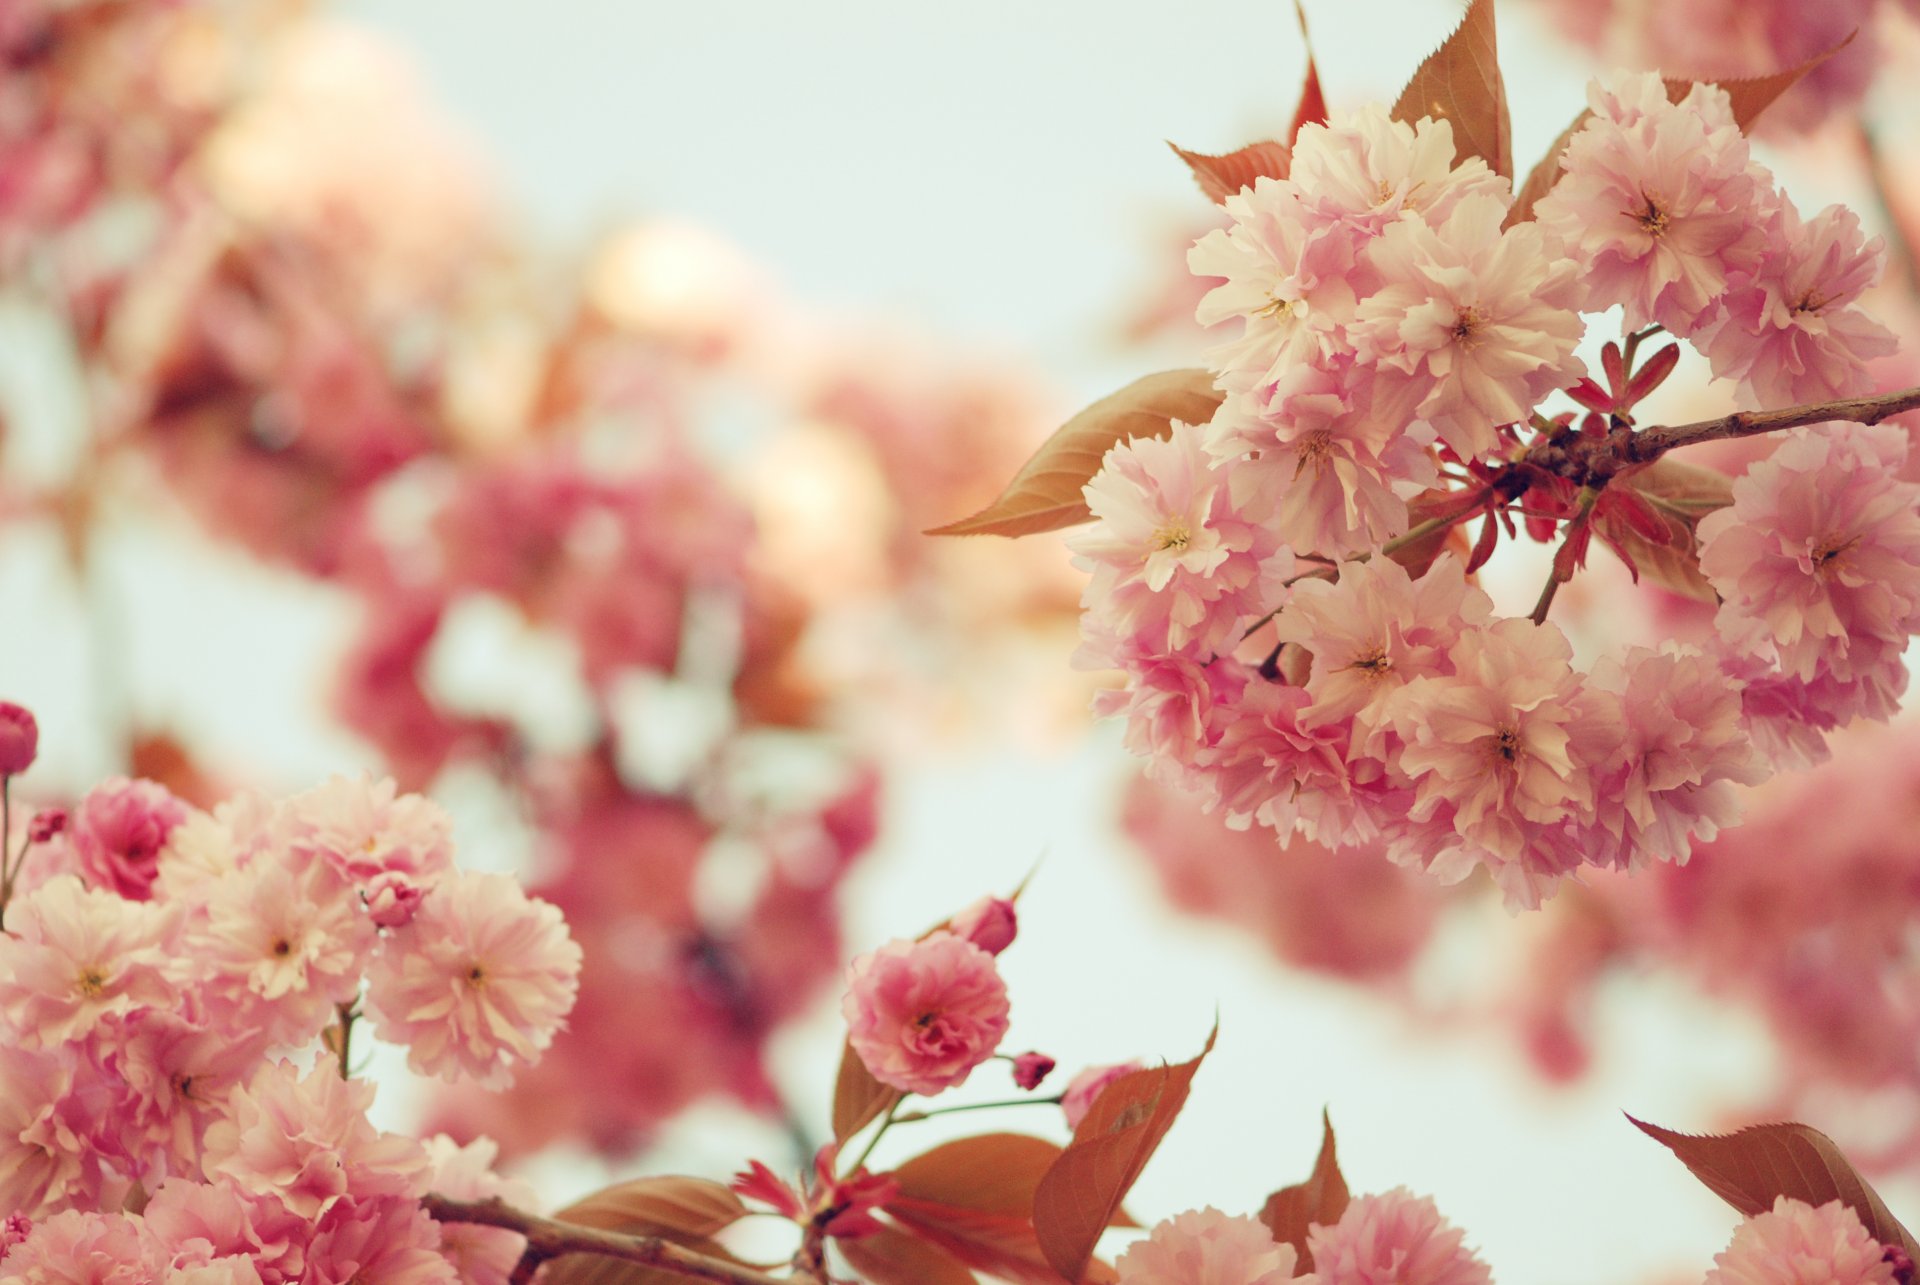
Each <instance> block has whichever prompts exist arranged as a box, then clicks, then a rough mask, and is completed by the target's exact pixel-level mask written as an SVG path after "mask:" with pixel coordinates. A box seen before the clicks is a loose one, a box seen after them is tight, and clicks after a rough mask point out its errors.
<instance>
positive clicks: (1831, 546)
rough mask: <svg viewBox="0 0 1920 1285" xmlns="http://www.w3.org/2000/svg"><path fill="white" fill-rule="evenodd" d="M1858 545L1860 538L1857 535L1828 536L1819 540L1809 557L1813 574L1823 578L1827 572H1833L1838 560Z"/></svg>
mask: <svg viewBox="0 0 1920 1285" xmlns="http://www.w3.org/2000/svg"><path fill="white" fill-rule="evenodd" d="M1858 543H1860V537H1859V536H1857V535H1856V536H1844V535H1829V536H1827V537H1826V538H1825V539H1823V540H1821V541H1820V543H1819V544H1818V545H1816V546H1814V550H1813V553H1812V554H1811V555H1810V556H1811V559H1812V562H1813V570H1814V574H1815V575H1819V576H1825V575H1826V574H1827V573H1828V572H1829V571H1832V570H1834V569H1835V566H1834V564H1835V563H1837V562H1838V561H1839V560H1840V558H1841V556H1842V555H1843V554H1845V553H1846V551H1847V550H1848V549H1851V548H1852V547H1853V546H1854V545H1856V544H1858Z"/></svg>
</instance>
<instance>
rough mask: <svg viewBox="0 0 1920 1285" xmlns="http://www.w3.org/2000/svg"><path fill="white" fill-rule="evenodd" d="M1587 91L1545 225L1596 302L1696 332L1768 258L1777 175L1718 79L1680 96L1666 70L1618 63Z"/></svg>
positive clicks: (1543, 211)
mask: <svg viewBox="0 0 1920 1285" xmlns="http://www.w3.org/2000/svg"><path fill="white" fill-rule="evenodd" d="M1587 103H1588V105H1589V106H1590V107H1591V108H1592V111H1593V115H1592V116H1591V117H1589V118H1588V120H1587V123H1586V124H1585V125H1584V126H1583V127H1582V128H1581V129H1580V131H1579V132H1578V133H1577V134H1575V135H1574V136H1573V139H1572V140H1571V141H1570V142H1569V143H1568V144H1567V149H1566V151H1565V153H1563V155H1562V165H1563V166H1564V172H1563V173H1562V174H1561V176H1560V179H1559V181H1558V182H1557V183H1555V184H1554V187H1553V190H1552V191H1550V192H1549V193H1547V195H1546V196H1544V197H1542V198H1541V200H1540V203H1539V204H1538V205H1537V206H1536V207H1535V215H1536V217H1537V219H1538V221H1539V224H1540V227H1541V228H1542V229H1543V230H1544V231H1545V232H1546V233H1547V235H1548V236H1549V237H1551V238H1553V239H1555V240H1557V241H1559V242H1560V243H1561V244H1562V245H1563V246H1564V247H1565V249H1566V252H1567V253H1568V254H1569V255H1571V256H1572V258H1573V260H1574V262H1575V263H1576V264H1577V265H1578V268H1579V281H1580V283H1581V284H1582V285H1583V286H1584V287H1585V289H1586V292H1587V302H1586V308H1585V310H1586V311H1589V312H1598V311H1600V310H1602V309H1605V308H1608V307H1611V306H1613V305H1614V304H1621V305H1624V307H1625V309H1626V314H1627V325H1628V326H1629V327H1632V328H1635V329H1638V328H1640V327H1643V326H1647V325H1650V324H1653V323H1656V322H1657V323H1658V324H1660V325H1663V326H1665V327H1666V328H1667V329H1669V330H1671V331H1673V332H1674V333H1676V334H1681V335H1685V334H1691V333H1692V332H1693V329H1694V327H1695V325H1696V323H1698V322H1699V321H1701V320H1703V319H1704V318H1705V316H1706V314H1708V313H1709V312H1710V311H1711V310H1712V308H1713V306H1714V304H1715V302H1716V301H1717V300H1718V299H1719V298H1720V296H1721V295H1722V294H1723V293H1725V291H1726V289H1727V285H1728V282H1729V281H1730V280H1731V279H1732V278H1733V277H1734V276H1736V275H1737V274H1739V273H1742V272H1746V271H1748V270H1750V269H1752V268H1753V267H1754V265H1755V264H1756V263H1757V262H1758V260H1759V258H1760V255H1761V252H1762V248H1763V243H1764V240H1765V231H1764V223H1765V214H1766V208H1765V207H1766V203H1767V202H1768V200H1769V199H1770V195H1771V194H1770V189H1769V184H1768V181H1767V177H1766V175H1765V173H1764V172H1763V171H1760V170H1758V169H1757V168H1756V167H1755V166H1754V165H1753V164H1752V162H1751V160H1750V159H1749V155H1748V150H1747V141H1746V138H1745V136H1744V135H1742V134H1741V132H1740V127H1739V126H1738V125H1737V124H1735V123H1734V119H1733V110H1732V107H1731V105H1730V104H1729V101H1728V99H1727V95H1726V91H1725V90H1723V89H1721V88H1719V87H1718V86H1716V85H1712V84H1707V83H1696V84H1695V85H1694V86H1693V88H1692V89H1691V90H1689V91H1688V93H1687V96H1686V97H1685V98H1684V99H1682V100H1681V101H1680V102H1678V103H1674V102H1670V101H1669V100H1668V98H1667V93H1666V87H1665V85H1664V84H1663V83H1662V81H1661V79H1660V77H1659V76H1658V75H1657V74H1655V73H1653V72H1635V73H1619V74H1616V75H1614V76H1612V77H1611V78H1609V79H1607V80H1605V81H1600V82H1595V83H1594V84H1593V85H1592V86H1591V87H1590V88H1589V89H1588V91H1587Z"/></svg>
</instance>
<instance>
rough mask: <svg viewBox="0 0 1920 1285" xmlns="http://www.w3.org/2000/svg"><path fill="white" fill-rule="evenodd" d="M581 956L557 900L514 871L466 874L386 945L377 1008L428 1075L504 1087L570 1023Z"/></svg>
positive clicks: (446, 884) (371, 998) (375, 979)
mask: <svg viewBox="0 0 1920 1285" xmlns="http://www.w3.org/2000/svg"><path fill="white" fill-rule="evenodd" d="M580 960H581V953H580V947H579V946H578V945H576V944H575V942H574V940H573V938H572V936H571V935H569V934H568V932H567V926H566V921H565V920H564V919H563V918H562V917H561V914H560V911H559V909H558V908H557V907H555V906H553V905H552V904H550V903H548V902H545V901H537V900H535V899H533V898H530V897H528V896H527V894H526V893H525V892H524V891H522V890H521V887H520V884H519V882H518V881H516V880H515V879H513V878H512V877H510V876H508V875H497V874H476V873H471V872H466V871H461V872H457V873H454V874H451V875H448V876H446V877H445V878H443V879H441V880H440V881H439V882H438V883H437V884H435V885H434V887H433V891H431V892H429V893H428V894H427V896H426V898H425V899H424V900H423V901H422V902H421V903H420V909H419V911H418V912H417V913H416V914H415V915H414V917H413V918H412V920H410V921H409V922H408V923H407V925H406V926H405V927H403V928H398V929H395V930H393V931H392V932H391V933H390V934H389V935H388V937H387V938H386V940H385V941H384V942H383V943H382V946H381V949H380V951H379V952H378V953H377V954H376V955H375V957H374V960H373V964H372V967H371V968H370V969H369V970H368V973H367V1001H366V1010H367V1016H368V1018H369V1019H370V1020H371V1022H372V1023H373V1030H374V1033H375V1034H376V1035H378V1036H379V1037H380V1038H382V1039H384V1040H390V1041H392V1042H393V1043H396V1044H404V1045H406V1046H407V1064H408V1065H409V1066H411V1067H413V1069H414V1070H416V1071H419V1072H420V1073H421V1074H423V1075H437V1076H440V1077H441V1078H443V1079H449V1080H450V1079H456V1078H458V1077H461V1076H470V1077H472V1078H473V1079H475V1080H477V1081H479V1082H480V1083H481V1084H482V1085H485V1086H487V1087H490V1088H503V1087H505V1086H506V1085H507V1084H509V1083H511V1082H512V1080H513V1076H514V1074H515V1072H516V1071H518V1070H519V1069H520V1068H521V1067H524V1066H530V1065H532V1064H533V1063H534V1062H537V1061H539V1059H540V1054H541V1052H542V1051H543V1050H545V1049H546V1047H547V1046H548V1045H549V1044H551V1043H552V1042H553V1037H554V1035H555V1034H557V1033H558V1032H559V1031H560V1030H561V1029H562V1027H563V1026H564V1025H565V1022H566V1016H567V1012H568V1011H569V1010H570V1009H571V1008H572V1007H573V1001H574V997H575V995H577V994H578V992H579V987H580V981H579V977H580Z"/></svg>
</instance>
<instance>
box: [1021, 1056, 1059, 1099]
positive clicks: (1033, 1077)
mask: <svg viewBox="0 0 1920 1285" xmlns="http://www.w3.org/2000/svg"><path fill="white" fill-rule="evenodd" d="M1055 1065H1056V1063H1055V1062H1054V1060H1053V1059H1052V1058H1050V1057H1048V1056H1047V1055H1046V1054H1045V1053H1022V1054H1021V1055H1020V1056H1019V1057H1016V1058H1015V1059H1013V1082H1014V1083H1015V1084H1017V1085H1019V1086H1020V1087H1021V1088H1023V1089H1026V1090H1028V1091H1029V1092H1031V1091H1032V1090H1034V1089H1037V1088H1039V1087H1040V1081H1042V1080H1044V1079H1046V1078H1047V1076H1049V1075H1051V1074H1052V1073H1053V1068H1054V1066H1055Z"/></svg>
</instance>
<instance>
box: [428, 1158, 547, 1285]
mask: <svg viewBox="0 0 1920 1285" xmlns="http://www.w3.org/2000/svg"><path fill="white" fill-rule="evenodd" d="M426 1150H427V1159H428V1160H429V1161H430V1162H431V1163H432V1165H433V1176H432V1179H431V1180H430V1181H429V1183H428V1186H429V1187H430V1188H431V1189H432V1190H433V1191H435V1192H437V1193H438V1194H440V1195H442V1196H445V1197H447V1198H448V1199H450V1200H490V1199H493V1198H495V1197H498V1198H499V1199H501V1200H504V1201H506V1202H507V1203H508V1204H509V1205H512V1206H513V1207H514V1208H516V1209H537V1208H538V1207H539V1205H540V1200H539V1196H538V1193H536V1192H535V1191H534V1189H533V1185H532V1184H531V1183H528V1182H526V1181H524V1180H522V1179H518V1178H502V1177H501V1176H500V1175H498V1174H496V1173H495V1172H494V1171H493V1165H494V1161H495V1159H496V1158H497V1157H498V1155H499V1152H500V1146H499V1144H498V1143H496V1142H494V1141H493V1139H491V1138H475V1139H474V1140H473V1141H472V1142H469V1143H468V1144H467V1145H465V1146H464V1147H463V1146H460V1145H459V1144H457V1143H456V1142H454V1140H453V1139H452V1138H449V1137H448V1136H447V1135H446V1134H444V1133H442V1134H436V1135H435V1136H434V1137H431V1138H428V1139H427V1140H426ZM526 1246H527V1238H526V1237H525V1236H522V1235H521V1234H520V1233H519V1232H516V1231H509V1230H508V1229H506V1228H504V1227H485V1226H482V1225H480V1224H478V1223H453V1222H449V1223H442V1224H441V1225H440V1252H441V1254H443V1255H444V1256H445V1257H446V1259H447V1261H448V1262H450V1263H452V1264H453V1266H454V1268H455V1270H456V1271H458V1273H459V1276H460V1280H461V1281H462V1282H464V1285H507V1279H508V1277H510V1276H511V1275H512V1274H513V1268H514V1264H516V1263H518V1262H519V1261H520V1254H521V1251H523V1250H524V1249H525V1248H526Z"/></svg>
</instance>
